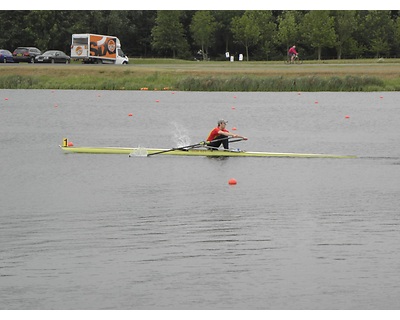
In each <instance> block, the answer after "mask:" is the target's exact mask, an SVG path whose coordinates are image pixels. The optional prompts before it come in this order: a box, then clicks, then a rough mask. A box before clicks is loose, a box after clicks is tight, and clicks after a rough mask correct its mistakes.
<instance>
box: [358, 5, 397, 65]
mask: <svg viewBox="0 0 400 320" xmlns="http://www.w3.org/2000/svg"><path fill="white" fill-rule="evenodd" d="M390 14H391V12H390V11H376V10H373V11H369V12H368V14H367V16H366V18H365V24H366V26H368V33H369V38H370V41H369V50H370V52H371V53H372V54H374V56H375V57H377V58H379V57H381V56H388V55H389V53H390V43H391V42H392V40H393V35H394V33H395V28H394V27H395V24H394V23H393V20H392V19H391V18H390Z"/></svg>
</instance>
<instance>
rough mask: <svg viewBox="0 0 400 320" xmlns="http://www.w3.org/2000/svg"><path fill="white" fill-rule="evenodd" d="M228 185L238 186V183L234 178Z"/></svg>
mask: <svg viewBox="0 0 400 320" xmlns="http://www.w3.org/2000/svg"><path fill="white" fill-rule="evenodd" d="M228 183H229V184H230V185H234V184H237V181H236V179H234V178H232V179H229V181H228Z"/></svg>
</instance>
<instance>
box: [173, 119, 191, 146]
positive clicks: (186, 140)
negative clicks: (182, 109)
mask: <svg viewBox="0 0 400 320" xmlns="http://www.w3.org/2000/svg"><path fill="white" fill-rule="evenodd" d="M172 125H173V126H174V132H173V136H172V141H173V143H174V145H176V146H177V147H184V146H187V145H190V144H191V140H190V137H189V134H188V131H187V129H186V128H185V127H183V126H182V125H181V124H179V123H177V122H173V123H172Z"/></svg>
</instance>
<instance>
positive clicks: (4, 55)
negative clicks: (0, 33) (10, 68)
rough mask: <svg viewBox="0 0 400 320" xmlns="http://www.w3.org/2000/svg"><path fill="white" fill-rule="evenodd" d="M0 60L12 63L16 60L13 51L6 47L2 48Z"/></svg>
mask: <svg viewBox="0 0 400 320" xmlns="http://www.w3.org/2000/svg"><path fill="white" fill-rule="evenodd" d="M0 62H3V63H10V62H14V59H13V56H12V53H11V52H10V51H8V50H5V49H0Z"/></svg>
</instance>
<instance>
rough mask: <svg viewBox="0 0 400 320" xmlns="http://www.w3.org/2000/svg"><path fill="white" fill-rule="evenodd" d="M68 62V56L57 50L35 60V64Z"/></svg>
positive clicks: (47, 52)
mask: <svg viewBox="0 0 400 320" xmlns="http://www.w3.org/2000/svg"><path fill="white" fill-rule="evenodd" d="M70 60H71V58H70V56H67V55H66V54H65V53H64V52H62V51H58V50H49V51H46V52H45V53H43V54H41V55H38V56H36V58H35V62H40V63H69V61H70Z"/></svg>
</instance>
